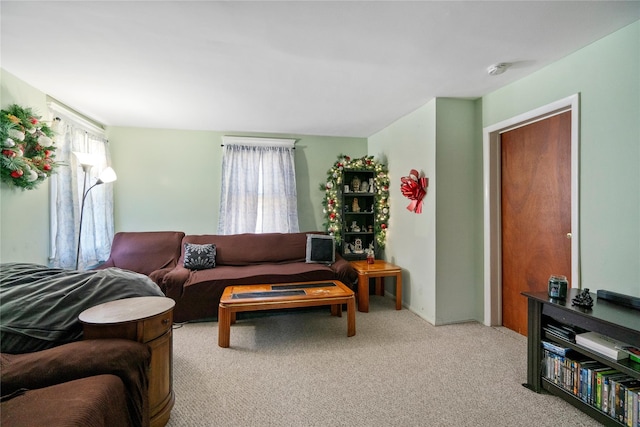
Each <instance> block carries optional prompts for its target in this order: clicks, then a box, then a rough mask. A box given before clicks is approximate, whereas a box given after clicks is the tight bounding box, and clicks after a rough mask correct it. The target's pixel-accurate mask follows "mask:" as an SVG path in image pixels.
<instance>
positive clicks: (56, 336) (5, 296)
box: [0, 263, 164, 354]
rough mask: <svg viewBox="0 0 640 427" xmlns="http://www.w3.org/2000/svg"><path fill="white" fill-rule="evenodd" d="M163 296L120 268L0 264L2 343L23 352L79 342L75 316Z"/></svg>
mask: <svg viewBox="0 0 640 427" xmlns="http://www.w3.org/2000/svg"><path fill="white" fill-rule="evenodd" d="M140 296H164V294H163V293H162V291H161V290H160V288H159V287H158V286H157V285H156V284H155V283H153V282H152V281H151V279H149V278H148V277H147V276H144V275H142V274H138V273H134V272H131V271H126V270H121V269H118V268H109V269H106V270H97V271H76V270H63V269H59V268H48V267H45V266H42V265H37V264H23V263H10V264H0V346H1V351H2V352H3V353H13V354H16V353H27V352H32V351H38V350H43V349H46V348H51V347H55V346H57V345H60V344H64V343H68V342H72V341H77V340H78V339H80V338H81V337H82V324H81V323H80V321H79V320H78V315H79V314H80V313H82V312H83V311H84V310H86V309H87V308H90V307H93V306H96V305H98V304H102V303H105V302H109V301H114V300H118V299H123V298H132V297H140Z"/></svg>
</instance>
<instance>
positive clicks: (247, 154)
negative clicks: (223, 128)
mask: <svg viewBox="0 0 640 427" xmlns="http://www.w3.org/2000/svg"><path fill="white" fill-rule="evenodd" d="M223 142H224V153H223V156H222V180H221V181H222V188H221V192H220V217H219V222H218V233H219V234H240V233H292V232H298V231H299V228H298V205H297V203H298V202H297V196H296V174H295V164H294V152H293V150H294V146H293V144H294V143H295V141H294V140H289V139H273V138H242V137H229V136H225V137H223Z"/></svg>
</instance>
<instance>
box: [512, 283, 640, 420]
mask: <svg viewBox="0 0 640 427" xmlns="http://www.w3.org/2000/svg"><path fill="white" fill-rule="evenodd" d="M579 292H580V290H578V289H569V292H568V295H567V299H566V300H557V299H553V298H550V297H549V296H548V295H547V293H546V292H531V293H529V292H524V293H523V295H524V296H526V297H527V298H528V338H527V383H526V384H523V385H524V386H525V387H527V388H529V389H531V390H533V391H535V392H537V393H540V392H542V391H543V390H545V391H547V392H549V393H551V394H553V395H556V396H558V397H560V398H562V399H564V400H566V401H567V402H569V403H571V404H572V405H574V406H575V407H576V408H578V409H580V410H581V411H583V412H585V413H586V414H588V415H589V416H591V417H593V418H594V419H596V420H597V421H599V422H601V423H602V424H604V425H607V426H626V424H623V423H622V422H620V421H618V420H616V419H614V418H612V417H611V416H609V415H608V414H607V413H605V412H603V411H601V410H600V409H598V408H597V407H595V406H592V405H590V404H588V403H586V402H584V401H583V400H582V399H580V398H579V397H578V396H575V395H574V394H572V393H570V392H569V391H567V390H565V389H563V388H562V387H560V386H558V385H556V384H554V383H553V382H552V381H549V380H548V379H546V378H544V377H543V375H542V374H543V373H542V358H543V350H542V344H541V341H542V340H543V339H544V340H545V341H550V342H554V343H556V344H558V345H560V346H561V347H568V348H571V349H573V350H575V351H576V352H578V353H580V354H582V355H584V356H586V357H588V358H590V359H592V360H595V361H598V362H600V363H602V364H604V365H606V366H609V367H611V368H613V369H616V370H618V371H620V372H622V373H625V374H627V375H629V376H630V377H632V378H637V379H640V363H636V362H633V361H632V360H630V359H624V360H618V361H616V360H613V359H610V358H608V357H605V356H602V355H600V354H599V353H596V352H594V351H592V350H590V349H588V348H586V347H583V346H581V345H579V344H576V343H574V342H572V341H569V340H566V339H562V338H559V337H557V336H555V335H551V334H548V333H546V331H545V330H544V329H543V327H544V326H546V325H547V324H549V323H554V324H563V325H569V326H573V327H578V328H580V329H583V330H586V331H593V332H597V333H600V334H603V335H606V336H608V337H611V338H613V339H616V340H619V341H623V342H626V343H628V344H631V345H635V346H640V311H638V310H634V309H632V308H629V307H625V306H623V305H618V304H614V303H611V302H609V301H606V300H598V299H597V297H596V296H595V294H592V298H593V300H594V304H593V307H592V308H590V309H587V308H582V307H574V306H572V305H571V300H572V299H573V298H574V297H575V296H576V295H578V294H579Z"/></svg>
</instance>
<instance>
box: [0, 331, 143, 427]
mask: <svg viewBox="0 0 640 427" xmlns="http://www.w3.org/2000/svg"><path fill="white" fill-rule="evenodd" d="M150 359H151V353H150V351H149V349H148V347H147V346H146V345H144V344H140V343H138V342H135V341H129V340H120V339H103V340H87V341H77V342H73V343H69V344H64V345H61V346H58V347H54V348H51V349H47V350H41V351H36V352H33V353H25V354H6V353H1V354H0V369H1V372H2V375H1V377H0V383H1V387H2V403H0V425H2V426H3V427H18V426H52V427H53V426H93V427H111V426H142V427H146V426H148V425H149V402H148V392H147V388H148V379H147V369H148V366H149V363H150Z"/></svg>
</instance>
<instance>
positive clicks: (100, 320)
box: [79, 297, 175, 427]
mask: <svg viewBox="0 0 640 427" xmlns="http://www.w3.org/2000/svg"><path fill="white" fill-rule="evenodd" d="M174 305H175V302H174V301H173V300H172V299H170V298H163V297H139V298H126V299H121V300H117V301H111V302H108V303H104V304H100V305H98V306H95V307H92V308H90V309H88V310H85V311H83V312H82V313H81V314H80V316H79V318H80V321H81V322H82V325H83V332H84V339H99V338H125V339H130V340H134V341H138V342H141V343H145V344H147V345H148V346H149V348H150V350H151V363H150V365H149V416H150V420H151V427H161V426H164V425H165V424H166V423H167V422H168V421H169V417H170V415H171V409H172V408H173V404H174V400H175V398H174V394H173V334H172V329H171V327H172V325H173V307H174Z"/></svg>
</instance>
